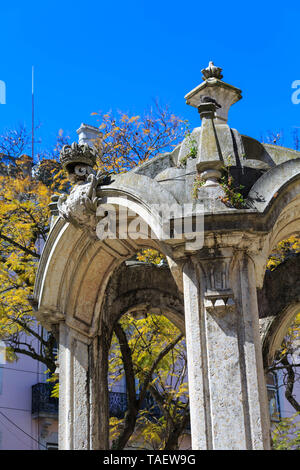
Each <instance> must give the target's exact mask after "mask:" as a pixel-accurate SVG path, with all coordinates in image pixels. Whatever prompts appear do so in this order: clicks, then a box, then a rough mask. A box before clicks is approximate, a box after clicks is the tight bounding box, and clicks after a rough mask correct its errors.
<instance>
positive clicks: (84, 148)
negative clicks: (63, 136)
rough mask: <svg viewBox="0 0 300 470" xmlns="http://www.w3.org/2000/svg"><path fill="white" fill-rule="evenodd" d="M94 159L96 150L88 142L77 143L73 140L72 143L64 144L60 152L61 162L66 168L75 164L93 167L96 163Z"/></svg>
mask: <svg viewBox="0 0 300 470" xmlns="http://www.w3.org/2000/svg"><path fill="white" fill-rule="evenodd" d="M96 159H97V152H96V150H95V149H93V148H92V147H90V146H89V145H88V144H77V142H73V144H72V145H64V147H63V148H62V150H61V152H60V161H61V164H62V166H63V167H64V168H65V169H67V170H68V168H69V167H70V166H74V165H76V164H82V165H87V166H89V167H91V168H93V166H95V164H96Z"/></svg>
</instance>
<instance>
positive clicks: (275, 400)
mask: <svg viewBox="0 0 300 470" xmlns="http://www.w3.org/2000/svg"><path fill="white" fill-rule="evenodd" d="M267 392H268V400H269V411H270V418H271V422H273V423H274V422H275V423H276V422H278V421H280V417H281V416H280V406H279V396H278V383H277V376H276V375H275V374H272V373H271V374H268V375H267Z"/></svg>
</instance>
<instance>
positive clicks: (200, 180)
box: [192, 174, 205, 199]
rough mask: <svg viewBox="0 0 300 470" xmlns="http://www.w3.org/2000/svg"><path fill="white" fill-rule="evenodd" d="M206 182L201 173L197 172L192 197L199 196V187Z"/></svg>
mask: <svg viewBox="0 0 300 470" xmlns="http://www.w3.org/2000/svg"><path fill="white" fill-rule="evenodd" d="M204 184H205V180H204V179H203V178H201V175H199V174H197V175H196V177H195V180H194V184H193V190H192V197H193V199H197V198H198V189H199V188H201V186H203V185H204Z"/></svg>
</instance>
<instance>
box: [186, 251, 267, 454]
mask: <svg viewBox="0 0 300 470" xmlns="http://www.w3.org/2000/svg"><path fill="white" fill-rule="evenodd" d="M183 282H184V303H185V321H186V340H187V355H188V371H189V393H190V408H191V431H192V448H193V449H195V450H196V449H200V450H201V449H215V450H219V449H225V450H238V449H255V450H258V449H268V448H269V418H268V404H267V395H266V387H265V382H264V372H263V365H262V353H261V344H260V337H259V329H258V310H257V299H256V285H255V274H254V267H253V263H252V261H251V259H250V258H249V257H248V256H247V255H246V254H245V253H241V254H238V255H235V256H234V257H233V255H232V253H231V252H230V250H227V252H226V250H225V254H224V250H223V253H221V252H220V251H219V252H218V255H217V256H216V255H215V254H214V256H212V257H209V256H208V257H207V258H200V257H197V256H195V257H192V258H190V259H189V260H188V261H187V262H186V264H185V265H184V268H183Z"/></svg>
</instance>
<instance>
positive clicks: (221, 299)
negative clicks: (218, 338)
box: [203, 259, 235, 316]
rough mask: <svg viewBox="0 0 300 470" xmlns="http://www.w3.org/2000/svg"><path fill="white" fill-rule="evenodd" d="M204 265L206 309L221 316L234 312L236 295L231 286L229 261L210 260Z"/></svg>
mask: <svg viewBox="0 0 300 470" xmlns="http://www.w3.org/2000/svg"><path fill="white" fill-rule="evenodd" d="M203 266H204V269H205V278H206V290H205V294H204V306H205V309H206V310H207V311H208V312H209V313H210V314H215V315H219V316H220V315H224V314H226V313H229V312H231V313H232V312H234V310H235V301H234V295H233V292H232V290H231V289H230V287H229V261H228V260H227V259H226V260H215V261H209V262H205V263H203Z"/></svg>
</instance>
